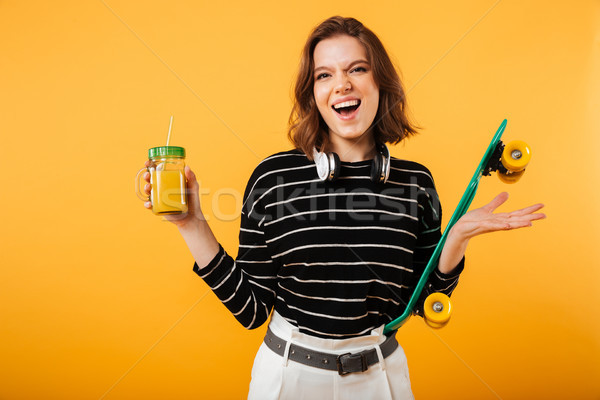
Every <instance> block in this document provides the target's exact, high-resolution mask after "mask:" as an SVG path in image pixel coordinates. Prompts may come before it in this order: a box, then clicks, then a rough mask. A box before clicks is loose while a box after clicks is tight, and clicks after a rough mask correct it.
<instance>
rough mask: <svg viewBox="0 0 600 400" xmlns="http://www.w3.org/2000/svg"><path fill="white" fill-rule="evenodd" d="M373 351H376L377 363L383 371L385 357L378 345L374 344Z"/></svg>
mask: <svg viewBox="0 0 600 400" xmlns="http://www.w3.org/2000/svg"><path fill="white" fill-rule="evenodd" d="M375 351H376V352H377V357H379V365H380V366H381V370H382V371H385V358H384V357H383V353H382V352H381V347H380V346H379V345H376V346H375Z"/></svg>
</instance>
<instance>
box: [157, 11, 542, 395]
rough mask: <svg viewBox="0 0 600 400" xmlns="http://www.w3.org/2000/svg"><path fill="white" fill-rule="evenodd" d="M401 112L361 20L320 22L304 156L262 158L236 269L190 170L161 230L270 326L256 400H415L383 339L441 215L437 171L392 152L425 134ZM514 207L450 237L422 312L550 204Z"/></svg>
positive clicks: (298, 121)
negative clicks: (484, 238)
mask: <svg viewBox="0 0 600 400" xmlns="http://www.w3.org/2000/svg"><path fill="white" fill-rule="evenodd" d="M404 100H405V98H404V91H403V89H402V85H401V83H400V80H399V78H398V74H397V73H396V71H395V70H394V68H393V66H392V63H391V62H390V59H389V57H388V55H387V53H386V52H385V50H384V49H383V46H382V45H381V42H380V41H379V39H377V37H376V36H375V35H374V34H373V33H372V32H371V31H370V30H368V29H367V28H366V27H364V26H363V25H362V24H361V23H360V22H359V21H357V20H355V19H352V18H342V17H333V18H330V19H328V20H326V21H324V22H323V23H321V24H320V25H319V26H318V27H317V28H316V29H315V30H314V32H313V33H312V34H311V36H310V37H309V39H308V41H307V43H306V45H305V47H304V53H303V56H302V61H301V68H300V74H299V75H298V81H297V83H296V99H295V105H294V108H293V110H292V116H291V118H290V119H291V125H290V129H289V135H290V137H291V139H292V142H293V143H294V145H295V146H296V148H295V149H294V150H290V151H284V152H280V153H277V154H274V155H272V156H270V157H267V158H266V159H264V160H263V161H262V162H261V163H260V164H259V165H258V166H257V167H256V169H255V170H254V172H253V174H252V176H251V177H250V180H249V182H248V185H247V187H246V191H245V194H244V203H243V206H242V215H241V228H240V243H239V250H238V255H237V257H236V258H235V259H234V258H233V257H231V256H230V255H229V254H227V252H226V251H225V250H224V249H223V247H222V246H221V245H220V244H219V242H217V240H216V238H215V237H214V235H213V233H212V231H211V229H210V228H209V226H208V224H207V222H206V219H205V218H204V216H203V213H202V209H201V208H200V201H199V197H198V190H199V185H198V182H197V180H196V177H195V175H194V173H193V172H192V171H191V170H190V169H189V167H186V177H187V180H188V187H189V190H190V199H189V201H188V203H189V212H188V213H187V214H185V215H178V216H167V217H165V218H166V219H168V220H170V221H171V222H173V223H174V224H176V225H177V227H178V228H179V231H180V233H181V234H182V236H183V237H184V239H185V241H186V243H187V245H188V247H189V248H190V250H191V252H192V254H193V256H194V259H195V261H196V262H195V264H194V271H195V272H196V273H197V274H198V275H199V276H200V277H201V278H202V279H204V280H205V282H206V283H207V284H208V285H209V286H210V287H211V289H212V290H213V292H214V293H215V294H216V296H217V297H218V298H219V299H220V300H221V301H222V302H223V304H224V305H225V306H226V307H227V308H228V309H229V311H230V312H231V313H232V315H233V316H235V318H236V319H237V320H238V321H239V322H240V323H241V324H242V325H243V326H244V327H246V328H248V329H254V328H256V327H259V326H261V325H262V324H263V323H265V322H266V321H267V320H269V316H270V315H271V318H270V320H269V328H268V331H267V334H266V336H265V340H264V342H263V344H262V345H261V347H260V349H259V351H258V354H257V356H256V359H255V362H254V367H253V369H252V381H251V383H250V392H249V398H251V399H260V400H265V399H304V398H307V399H308V398H319V399H345V398H359V399H411V398H413V396H412V392H411V385H410V379H409V374H408V366H407V361H406V357H405V355H404V351H403V349H402V347H401V346H400V345H399V344H398V342H397V340H396V338H395V332H392V333H391V334H389V335H385V334H384V333H383V329H384V326H385V324H387V323H389V322H390V321H391V320H393V319H395V317H397V316H398V315H400V314H401V313H402V312H403V311H404V307H405V304H407V302H408V300H409V298H410V296H411V294H412V292H413V290H414V288H415V285H416V282H417V281H418V280H419V278H420V277H421V275H422V273H423V271H424V269H425V266H426V264H427V262H428V260H429V258H430V257H431V254H432V252H433V250H434V248H435V246H436V244H437V243H438V241H439V240H440V237H441V206H440V203H439V199H438V195H437V192H436V189H435V185H434V182H433V178H432V176H431V173H430V172H429V170H428V169H427V168H425V167H424V166H422V165H420V164H417V163H414V162H410V161H405V160H400V159H397V158H392V157H390V155H389V151H388V150H387V147H386V144H388V143H397V142H399V141H401V140H403V139H404V138H405V137H407V136H408V135H410V134H413V133H415V132H416V129H415V128H414V126H413V125H412V124H410V123H409V121H408V119H407V118H406V115H405V113H404V107H405V103H404ZM147 186H148V187H147V188H146V190H148V191H149V190H150V187H149V186H150V185H147ZM505 200H506V196H505V195H501V196H498V197H497V198H496V199H494V201H492V202H491V203H490V204H488V205H487V206H485V207H483V208H482V209H478V210H474V211H472V212H471V213H468V214H466V215H465V216H464V217H463V218H462V219H461V220H459V221H458V222H457V223H456V224H455V225H454V228H453V229H452V231H451V232H450V234H449V235H448V237H447V240H446V242H445V245H444V249H443V251H442V255H441V257H440V262H439V265H438V266H437V268H436V269H435V271H434V272H433V273H432V274H431V275H429V277H428V281H427V284H426V289H425V290H424V295H423V296H422V298H421V300H420V301H419V302H418V304H417V306H416V308H415V309H414V310H415V313H417V314H419V315H421V314H422V304H423V300H424V298H425V297H426V296H427V295H429V294H430V293H434V292H440V293H444V294H446V295H450V294H451V293H452V292H453V290H454V288H455V287H456V285H457V283H458V277H459V275H460V273H461V272H462V270H463V268H464V257H463V254H464V250H465V248H466V245H467V243H468V241H469V239H470V238H471V237H473V236H475V235H477V234H480V233H484V232H491V231H494V230H505V229H514V228H519V227H524V226H530V225H531V221H533V220H535V219H539V218H543V214H535V211H537V210H539V209H540V208H541V207H542V206H541V205H536V206H532V207H529V208H526V209H524V210H519V211H516V212H513V213H504V214H494V213H493V211H494V209H495V208H496V207H498V206H499V205H500V204H502V203H503V202H504V201H505ZM147 206H148V205H147Z"/></svg>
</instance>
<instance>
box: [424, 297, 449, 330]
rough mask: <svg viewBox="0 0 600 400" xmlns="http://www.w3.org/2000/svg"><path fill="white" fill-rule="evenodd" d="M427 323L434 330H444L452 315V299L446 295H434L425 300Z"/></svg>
mask: <svg viewBox="0 0 600 400" xmlns="http://www.w3.org/2000/svg"><path fill="white" fill-rule="evenodd" d="M424 313H425V322H427V325H429V326H431V327H432V328H442V327H444V326H445V325H446V324H447V323H448V321H450V317H451V315H452V303H451V302H450V297H448V296H446V295H445V294H444V293H432V294H430V295H429V296H427V298H426V299H425V305H424Z"/></svg>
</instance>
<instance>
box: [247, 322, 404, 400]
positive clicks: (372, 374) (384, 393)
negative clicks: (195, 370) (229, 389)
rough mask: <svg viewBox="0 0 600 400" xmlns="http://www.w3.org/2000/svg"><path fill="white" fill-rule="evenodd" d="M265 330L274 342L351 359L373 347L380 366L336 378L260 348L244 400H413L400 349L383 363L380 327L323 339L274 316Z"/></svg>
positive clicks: (329, 373) (263, 347) (265, 348)
mask: <svg viewBox="0 0 600 400" xmlns="http://www.w3.org/2000/svg"><path fill="white" fill-rule="evenodd" d="M269 327H270V328H271V330H272V331H273V333H274V334H275V335H276V336H279V337H280V338H281V339H284V340H285V341H286V342H287V343H288V345H287V348H286V351H285V354H284V355H285V356H287V354H288V351H289V344H290V343H291V342H293V343H296V344H298V345H300V346H303V347H307V348H311V349H313V350H317V351H322V352H327V353H334V354H344V353H348V352H350V353H355V352H359V351H362V350H366V349H370V348H373V347H375V348H376V350H377V353H378V354H379V360H380V361H379V363H377V364H374V365H372V366H370V367H369V369H368V370H366V371H365V372H356V373H351V374H348V375H344V376H341V375H339V374H338V373H337V371H328V370H324V369H320V368H315V367H310V366H308V365H304V364H300V363H297V362H295V361H290V360H287V357H281V356H279V355H277V354H275V353H274V352H273V351H272V350H271V349H269V348H268V347H267V345H266V344H265V343H264V342H263V343H262V344H261V346H260V348H259V349H258V353H257V354H256V358H255V359H254V366H253V367H252V381H251V382H250V392H249V393H248V399H249V400H274V399H284V400H289V399H294V400H295V399H310V400H316V399H319V400H321V399H322V400H338V399H340V400H343V399H344V400H345V399H357V400H368V399H377V400H387V399H390V400H391V399H394V400H405V399H414V397H413V395H412V391H411V389H410V379H409V376H408V365H407V363H406V356H405V355H404V350H403V349H402V347H401V346H398V348H397V349H396V351H394V353H392V354H391V355H389V356H388V357H387V358H386V359H383V357H382V355H381V350H380V349H379V345H380V344H381V343H383V341H384V340H385V339H386V337H385V336H384V335H383V326H381V327H379V328H377V329H373V330H372V331H371V334H370V335H368V336H360V337H356V338H350V339H340V340H336V339H322V338H318V337H314V336H310V335H306V334H304V333H300V332H299V330H298V328H296V327H294V326H293V325H292V324H290V323H289V322H287V321H286V320H285V319H283V317H281V316H280V315H279V314H277V313H276V312H273V316H272V317H271V321H270V322H269Z"/></svg>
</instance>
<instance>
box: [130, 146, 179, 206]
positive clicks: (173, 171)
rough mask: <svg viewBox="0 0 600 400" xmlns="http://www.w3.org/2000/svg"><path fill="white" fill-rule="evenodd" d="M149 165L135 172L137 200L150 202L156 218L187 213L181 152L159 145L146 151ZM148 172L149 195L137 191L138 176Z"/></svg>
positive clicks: (177, 148)
mask: <svg viewBox="0 0 600 400" xmlns="http://www.w3.org/2000/svg"><path fill="white" fill-rule="evenodd" d="M148 159H149V160H150V166H149V167H148V168H142V169H141V170H139V171H138V174H137V177H136V179H135V183H136V192H137V195H138V197H139V198H140V199H142V200H144V201H148V200H150V202H151V203H152V212H153V213H154V214H156V215H167V214H183V213H186V212H187V211H188V203H187V197H186V179H185V170H184V168H185V149H184V148H183V147H177V146H160V147H153V148H151V149H149V150H148ZM146 171H148V172H149V173H150V184H151V185H152V189H151V191H150V196H147V195H146V193H145V192H143V191H142V190H141V187H143V186H141V185H140V177H141V174H142V173H144V172H146Z"/></svg>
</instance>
